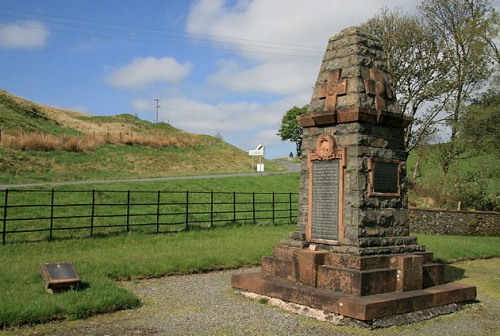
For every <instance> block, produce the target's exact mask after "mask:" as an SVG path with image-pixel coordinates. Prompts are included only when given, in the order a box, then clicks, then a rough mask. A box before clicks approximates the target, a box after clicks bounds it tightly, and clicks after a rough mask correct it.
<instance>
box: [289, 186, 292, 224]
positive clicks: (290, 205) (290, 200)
mask: <svg viewBox="0 0 500 336" xmlns="http://www.w3.org/2000/svg"><path fill="white" fill-rule="evenodd" d="M288 204H289V205H288V209H289V210H290V223H291V222H292V193H290V198H289V202H288Z"/></svg>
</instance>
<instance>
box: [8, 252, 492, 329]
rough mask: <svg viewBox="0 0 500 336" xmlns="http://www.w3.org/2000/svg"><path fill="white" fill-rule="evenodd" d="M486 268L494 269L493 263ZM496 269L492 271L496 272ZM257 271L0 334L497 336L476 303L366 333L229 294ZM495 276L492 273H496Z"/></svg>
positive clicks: (166, 281) (177, 281)
mask: <svg viewBox="0 0 500 336" xmlns="http://www.w3.org/2000/svg"><path fill="white" fill-rule="evenodd" d="M494 262H496V264H495V263H493V264H492V266H493V267H495V265H496V266H498V259H496V261H494ZM497 269H498V268H497ZM257 270H258V269H257V268H251V269H240V270H231V271H222V272H212V273H206V274H195V275H186V276H171V277H164V278H159V279H148V280H140V281H137V282H122V283H120V285H121V286H123V287H125V288H127V289H128V290H131V291H133V292H134V293H135V294H136V295H137V296H138V297H140V298H141V300H142V301H143V303H144V305H143V306H142V307H141V308H139V309H135V310H127V311H121V312H116V313H113V314H108V315H100V316H95V317H93V318H90V319H87V320H80V321H64V322H55V323H49V324H45V325H40V326H35V327H31V328H20V329H18V330H10V331H3V332H0V336H6V335H9V336H10V335H61V336H62V335H65V336H66V335H69V336H71V335H75V336H76V335H79V336H80V335H82V336H85V335H109V336H114V335H116V336H118V335H120V336H122V335H123V336H134V335H415V336H416V335H418V336H421V335H426V336H432V335H438V336H445V335H453V336H460V335H467V336H470V335H499V334H500V325H499V322H498V321H497V316H500V303H499V302H498V300H497V299H495V298H493V297H488V296H485V295H484V294H481V291H480V290H479V297H478V298H479V300H480V301H481V302H480V303H477V304H474V305H469V306H468V307H466V309H464V310H461V311H459V312H457V313H454V314H451V315H447V316H440V317H437V318H434V319H432V320H429V321H424V322H419V323H414V324H412V325H406V326H400V327H391V328H385V329H377V330H368V329H363V328H359V327H339V326H334V325H332V324H329V323H327V322H320V321H317V320H314V319H310V318H307V317H303V316H299V315H296V314H293V313H289V312H287V311H284V310H281V309H279V308H276V307H273V306H270V305H268V304H263V303H259V302H258V301H255V300H251V299H248V298H245V297H243V296H241V295H240V294H237V293H235V292H234V291H233V290H232V289H231V288H230V277H231V274H234V273H242V272H254V271H257ZM497 273H498V272H497Z"/></svg>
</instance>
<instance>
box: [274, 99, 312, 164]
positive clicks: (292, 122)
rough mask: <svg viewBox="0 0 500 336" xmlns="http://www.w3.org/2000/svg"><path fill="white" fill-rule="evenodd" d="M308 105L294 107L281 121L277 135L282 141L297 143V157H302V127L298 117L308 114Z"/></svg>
mask: <svg viewBox="0 0 500 336" xmlns="http://www.w3.org/2000/svg"><path fill="white" fill-rule="evenodd" d="M307 108H308V105H304V106H302V107H297V106H294V107H292V108H291V109H289V110H288V111H287V112H286V113H285V115H284V116H283V118H282V119H281V128H280V129H279V131H278V133H276V134H277V135H278V136H279V137H280V138H281V140H283V141H290V142H293V143H295V148H296V151H297V157H300V156H301V155H302V137H303V134H302V127H300V125H299V123H298V122H297V116H298V115H301V114H305V113H307Z"/></svg>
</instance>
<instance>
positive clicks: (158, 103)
mask: <svg viewBox="0 0 500 336" xmlns="http://www.w3.org/2000/svg"><path fill="white" fill-rule="evenodd" d="M155 102H156V123H158V109H159V108H160V100H159V99H158V98H156V99H155Z"/></svg>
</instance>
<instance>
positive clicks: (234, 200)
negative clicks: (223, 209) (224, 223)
mask: <svg viewBox="0 0 500 336" xmlns="http://www.w3.org/2000/svg"><path fill="white" fill-rule="evenodd" d="M233 224H236V192H234V191H233Z"/></svg>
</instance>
